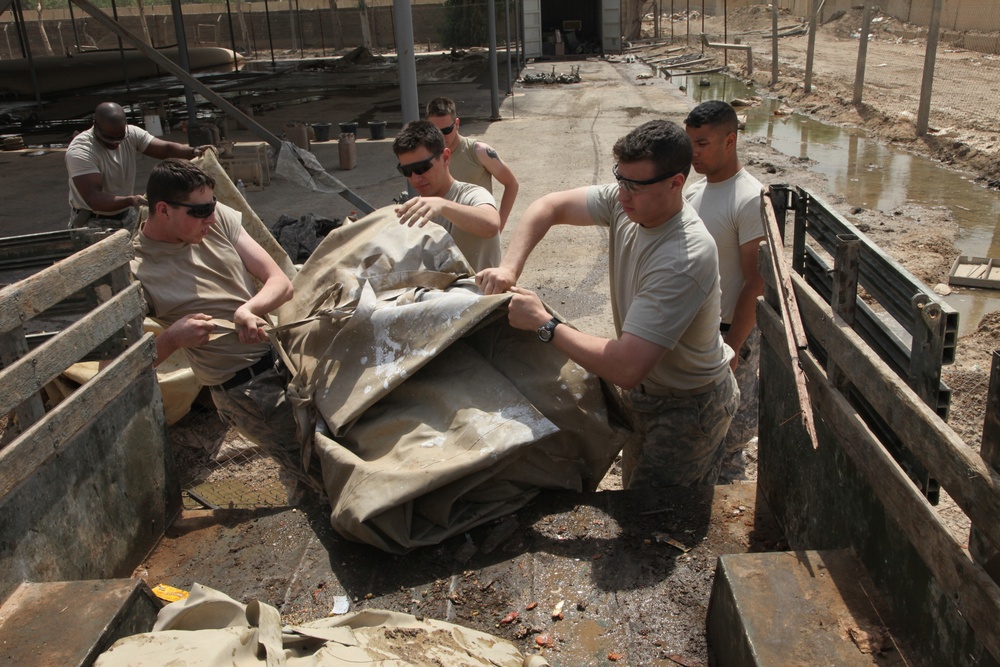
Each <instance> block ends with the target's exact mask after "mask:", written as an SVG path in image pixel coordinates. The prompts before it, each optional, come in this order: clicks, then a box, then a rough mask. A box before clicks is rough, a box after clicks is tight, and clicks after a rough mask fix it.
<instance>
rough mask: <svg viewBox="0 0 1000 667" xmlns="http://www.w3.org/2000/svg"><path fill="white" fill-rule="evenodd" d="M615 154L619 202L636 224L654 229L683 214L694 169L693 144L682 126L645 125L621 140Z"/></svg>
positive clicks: (657, 122)
mask: <svg viewBox="0 0 1000 667" xmlns="http://www.w3.org/2000/svg"><path fill="white" fill-rule="evenodd" d="M612 152H613V154H614V157H615V166H614V170H613V172H614V175H615V179H616V180H617V181H618V200H619V201H620V202H621V204H622V207H623V208H624V209H625V212H626V214H628V216H629V218H630V219H631V220H632V221H633V222H636V223H638V224H640V225H643V226H644V227H650V226H655V225H657V224H659V223H661V222H665V221H666V220H668V219H669V218H671V217H673V216H674V215H675V214H676V213H677V212H678V211H680V208H681V206H682V197H681V190H682V189H683V187H684V181H685V180H686V179H687V175H688V172H689V171H690V169H691V140H690V139H688V136H687V134H686V133H685V132H684V130H683V129H682V128H681V127H680V126H679V125H677V124H676V123H673V122H671V121H668V120H651V121H649V122H647V123H643V124H642V125H640V126H639V127H637V128H635V129H634V130H632V131H631V132H629V133H628V134H627V135H625V136H624V137H622V138H621V139H619V140H618V141H617V142H616V143H615V145H614V148H613V151H612ZM664 216H665V217H664Z"/></svg>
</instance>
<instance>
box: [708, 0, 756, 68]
mask: <svg viewBox="0 0 1000 667" xmlns="http://www.w3.org/2000/svg"><path fill="white" fill-rule="evenodd" d="M704 1H705V0H702V2H703V3H704ZM701 31H702V32H705V12H704V11H702V14H701ZM722 43H723V44H728V43H729V0H722ZM722 64H723V65H728V64H729V49H722ZM747 74H748V75H749V74H753V72H747Z"/></svg>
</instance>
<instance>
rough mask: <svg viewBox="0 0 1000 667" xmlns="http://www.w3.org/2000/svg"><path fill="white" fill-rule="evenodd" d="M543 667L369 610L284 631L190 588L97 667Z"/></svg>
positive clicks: (261, 614)
mask: <svg viewBox="0 0 1000 667" xmlns="http://www.w3.org/2000/svg"><path fill="white" fill-rule="evenodd" d="M180 664H183V665H186V666H187V667H198V666H204V667H216V666H217V665H233V667H254V666H257V665H267V667H281V666H283V665H289V666H291V667H305V666H306V665H315V666H316V667H362V666H364V665H386V664H393V665H416V664H421V665H427V664H434V665H449V667H546V666H547V665H548V664H549V663H548V661H546V660H545V659H544V658H542V657H541V656H530V657H525V656H523V655H522V654H521V652H520V651H518V650H517V648H516V647H515V646H514V645H513V644H512V643H510V642H509V641H507V640H505V639H501V638H500V637H495V636H493V635H488V634H486V633H484V632H479V631H477V630H472V629H470V628H464V627H462V626H460V625H454V624H452V623H446V622H444V621H436V620H432V619H425V620H418V619H417V618H416V617H415V616H411V615H409V614H402V613H398V612H393V611H383V610H378V609H368V610H364V611H360V612H353V613H350V614H344V615H342V616H337V617H333V618H324V619H319V620H316V621H310V622H308V623H303V624H300V625H292V626H287V627H282V624H281V615H280V614H279V613H278V610H277V609H275V608H274V607H272V606H270V605H268V604H265V603H263V602H260V601H257V600H255V601H253V602H251V603H250V604H247V605H244V604H241V603H239V602H237V601H235V600H233V599H232V598H230V597H228V596H227V595H224V594H223V593H220V592H219V591H215V590H213V589H211V588H208V587H207V586H202V585H200V584H195V585H194V586H193V587H192V589H191V594H190V595H189V596H188V597H187V598H186V599H183V600H178V601H177V602H173V603H171V604H168V605H167V606H165V607H164V608H163V609H161V610H160V613H159V615H158V616H157V620H156V624H155V625H154V626H153V631H152V632H147V633H143V634H138V635H132V636H130V637H125V638H122V639H119V640H118V641H117V642H115V643H114V645H112V647H111V648H110V649H108V650H107V651H105V652H104V653H103V654H101V655H100V656H99V657H98V658H97V662H96V663H95V665H96V666H97V667H125V666H128V667H160V666H162V667H167V666H169V665H180Z"/></svg>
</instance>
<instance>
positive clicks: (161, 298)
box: [132, 204, 271, 386]
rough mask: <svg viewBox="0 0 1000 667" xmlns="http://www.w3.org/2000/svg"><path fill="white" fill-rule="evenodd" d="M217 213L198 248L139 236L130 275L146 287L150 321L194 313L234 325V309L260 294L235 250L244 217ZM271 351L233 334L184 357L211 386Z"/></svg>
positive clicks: (221, 207)
mask: <svg viewBox="0 0 1000 667" xmlns="http://www.w3.org/2000/svg"><path fill="white" fill-rule="evenodd" d="M215 214H216V217H217V218H218V222H216V224H214V225H212V228H211V230H210V231H209V233H208V236H206V237H205V240H204V241H202V242H201V243H199V244H197V245H192V244H190V243H163V242H161V241H153V240H152V239H150V238H149V237H147V236H146V235H145V234H143V233H142V230H141V229H140V231H139V233H138V234H136V237H135V240H134V241H133V243H134V245H135V259H133V260H132V273H133V275H135V277H136V278H137V279H138V280H139V282H141V283H142V289H143V292H144V293H145V296H146V302H147V303H148V304H149V310H150V313H149V316H150V317H152V318H153V319H154V320H156V321H157V322H159V323H161V324H163V325H164V326H170V325H171V324H173V323H174V322H176V321H177V320H179V319H181V318H182V317H184V316H185V315H191V314H194V313H205V314H207V315H210V316H212V317H213V318H214V319H218V320H223V321H225V322H230V323H231V322H232V321H233V313H235V312H236V309H237V308H239V307H240V306H242V305H243V304H244V303H246V302H247V301H248V300H249V299H250V297H252V296H253V294H254V293H255V291H256V289H255V286H254V283H253V277H252V276H251V275H250V273H249V272H248V271H247V270H246V267H245V266H244V265H243V260H242V259H240V255H239V253H238V252H237V250H236V242H237V241H238V240H239V238H240V234H241V233H242V232H243V227H242V225H241V224H240V219H241V215H242V214H240V212H239V211H235V210H233V209H231V208H229V207H228V206H226V205H225V204H219V205H218V206H217V207H216V209H215ZM270 348H271V345H270V343H256V344H253V345H246V344H244V343H241V342H240V341H239V338H238V337H236V335H235V334H232V335H228V336H222V337H218V338H214V339H213V340H210V341H209V342H208V343H206V344H205V345H203V346H201V347H191V348H184V353H185V354H186V355H187V357H188V359H189V360H190V362H191V368H192V370H194V374H195V377H196V378H198V381H199V382H201V383H202V384H204V385H206V386H212V385H216V384H221V383H223V382H225V381H226V380H228V379H229V378H231V377H232V376H233V375H235V374H236V371H238V370H241V369H243V368H246V367H248V366H251V365H253V363H254V362H256V361H257V360H258V359H260V358H261V357H262V356H264V354H266V353H267V352H268V350H270Z"/></svg>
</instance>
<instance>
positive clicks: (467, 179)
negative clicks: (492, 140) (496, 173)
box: [448, 137, 493, 194]
mask: <svg viewBox="0 0 1000 667" xmlns="http://www.w3.org/2000/svg"><path fill="white" fill-rule="evenodd" d="M448 170H449V171H450V172H451V175H452V176H453V177H454V178H455V180H456V181H462V182H463V183H473V184H475V185H478V186H479V187H481V188H486V191H487V192H489V193H490V194H493V176H492V175H491V174H490V172H488V171H486V167H484V166H483V163H482V162H480V161H479V156H478V155H476V140H475V139H472V138H470V137H462V138H460V139H459V140H458V145H457V146H456V147H455V150H453V151H452V152H451V161H450V162H449V163H448Z"/></svg>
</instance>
